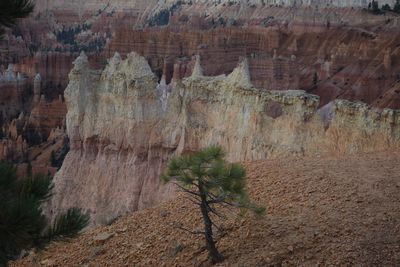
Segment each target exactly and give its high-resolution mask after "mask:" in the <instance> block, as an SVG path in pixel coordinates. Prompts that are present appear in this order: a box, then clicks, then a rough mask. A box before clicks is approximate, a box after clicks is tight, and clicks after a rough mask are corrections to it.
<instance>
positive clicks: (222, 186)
mask: <svg viewBox="0 0 400 267" xmlns="http://www.w3.org/2000/svg"><path fill="white" fill-rule="evenodd" d="M224 157H225V153H224V151H223V149H222V148H221V147H220V146H212V147H209V148H206V149H203V150H200V151H198V152H196V153H193V154H190V155H183V156H180V157H176V158H174V159H172V160H171V161H170V163H169V165H168V168H167V171H166V173H165V175H163V176H162V179H163V180H164V181H165V182H170V181H176V182H177V183H176V185H177V186H178V187H179V188H180V189H181V190H182V191H183V192H185V193H187V194H189V195H190V196H192V197H193V198H194V201H195V203H197V205H198V206H199V208H200V212H201V215H202V217H203V223H204V231H203V232H198V231H197V232H195V233H201V234H203V235H204V237H205V240H206V245H207V250H208V252H209V256H210V258H211V260H212V262H213V263H216V262H221V261H222V260H223V256H222V255H221V254H220V253H219V251H218V250H217V248H216V246H215V241H214V235H213V226H216V225H215V223H214V222H213V219H212V217H211V214H216V215H218V214H219V212H217V210H216V209H217V205H223V206H234V207H238V208H245V209H251V210H253V211H254V212H256V213H263V212H264V210H265V209H264V208H263V207H258V206H256V205H254V204H252V203H251V202H250V201H249V199H248V196H247V194H246V190H245V181H246V180H245V177H246V172H245V169H244V168H243V167H242V166H241V165H239V164H234V163H233V164H231V163H227V162H226V161H225V159H224ZM191 232H192V231H191ZM192 233H194V232H192Z"/></svg>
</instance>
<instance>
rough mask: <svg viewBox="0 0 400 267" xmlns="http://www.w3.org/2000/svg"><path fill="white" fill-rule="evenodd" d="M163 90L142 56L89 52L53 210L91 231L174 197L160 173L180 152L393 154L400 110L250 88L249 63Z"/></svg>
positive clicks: (75, 79) (74, 79)
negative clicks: (96, 59) (70, 213)
mask: <svg viewBox="0 0 400 267" xmlns="http://www.w3.org/2000/svg"><path fill="white" fill-rule="evenodd" d="M173 76H174V77H177V78H173V79H172V80H171V83H170V84H167V83H166V82H165V76H163V78H162V79H161V81H160V83H158V82H157V81H158V79H157V77H156V75H155V74H154V73H153V72H152V71H151V68H150V66H149V64H148V63H147V61H146V60H145V58H144V57H142V56H140V55H138V54H136V53H130V54H128V55H127V58H126V59H125V60H122V59H121V56H120V55H119V54H115V55H114V57H113V58H111V59H110V60H109V62H108V65H107V66H106V67H105V68H104V70H102V71H98V70H92V69H91V68H90V67H89V63H88V59H87V57H86V55H84V54H81V56H79V57H78V58H77V59H76V61H75V62H74V68H73V69H72V70H71V72H70V74H69V79H70V83H69V85H68V87H67V89H66V91H65V99H66V103H67V107H68V113H67V118H66V124H67V133H68V136H69V138H70V140H71V150H70V151H69V153H68V154H67V156H66V158H65V161H64V163H63V165H62V168H61V169H60V171H59V172H58V173H57V174H56V176H55V178H54V183H55V195H54V197H53V198H52V200H51V202H50V203H49V204H48V207H47V211H48V213H50V214H51V215H53V216H54V215H55V214H57V213H58V212H59V211H60V210H64V209H66V208H68V207H71V206H79V207H82V208H84V209H86V210H88V211H90V213H91V218H92V223H93V224H104V223H109V222H110V221H112V220H113V219H114V218H115V217H117V216H119V215H121V214H124V213H126V212H131V211H135V210H138V209H142V208H145V207H148V206H151V205H154V204H155V203H157V202H159V201H161V200H162V199H165V198H166V197H168V196H171V195H172V194H173V193H172V192H173V190H172V188H170V187H169V186H164V185H161V184H160V182H159V176H160V173H161V172H162V171H163V168H164V167H165V164H166V163H167V162H168V160H169V159H170V158H171V157H172V156H173V155H178V154H182V153H187V152H190V151H195V150H198V149H199V148H202V147H205V146H208V145H212V144H221V145H222V146H223V147H224V148H225V149H226V151H227V157H228V159H229V160H230V161H251V160H259V159H265V158H276V157H286V156H318V155H327V154H337V153H355V152H363V151H377V150H383V149H394V148H398V147H399V145H400V111H395V110H390V109H384V110H377V109H374V108H371V107H370V106H368V105H366V104H363V103H354V102H349V101H346V100H336V101H334V102H331V103H329V104H327V105H325V106H324V107H322V108H320V109H319V108H318V106H319V97H318V96H315V95H311V94H307V93H305V92H304V91H295V90H294V91H265V90H259V89H256V88H255V87H253V86H252V84H251V81H250V74H249V69H248V63H247V60H246V59H244V60H243V61H241V62H240V63H239V64H238V66H237V67H236V68H235V69H234V70H233V71H232V72H231V73H230V74H229V75H220V76H213V77H208V76H204V73H203V70H202V68H201V62H200V57H196V61H195V63H194V66H193V69H192V74H191V75H190V76H189V77H187V78H184V79H180V78H179V76H178V75H173Z"/></svg>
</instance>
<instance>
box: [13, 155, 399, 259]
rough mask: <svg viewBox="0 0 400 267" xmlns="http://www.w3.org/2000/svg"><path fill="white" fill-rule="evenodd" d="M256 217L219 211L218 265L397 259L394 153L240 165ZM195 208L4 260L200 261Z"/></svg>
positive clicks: (125, 222) (166, 211) (170, 206)
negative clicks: (260, 208) (261, 209)
mask: <svg viewBox="0 0 400 267" xmlns="http://www.w3.org/2000/svg"><path fill="white" fill-rule="evenodd" d="M245 165H246V168H247V171H248V187H249V193H250V195H251V197H252V198H253V199H254V200H255V201H257V202H258V203H261V204H263V205H265V206H266V207H267V213H266V215H265V216H264V217H261V218H259V217H256V216H255V215H251V214H245V215H243V216H238V215H237V214H235V213H232V212H228V211H227V217H228V220H227V221H225V222H224V223H223V224H222V225H223V228H224V229H225V230H226V232H225V233H224V232H222V233H220V234H219V238H218V247H219V249H220V250H221V252H222V253H223V255H224V256H225V257H226V260H225V261H224V262H223V263H221V264H220V265H219V266H353V265H356V266H399V264H400V246H399V244H400V227H399V225H400V205H399V204H400V194H399V193H400V175H399V173H400V153H399V152H380V153H374V154H359V155H351V156H342V157H340V158H339V157H325V158H322V157H314V158H292V159H285V160H265V161H258V162H251V163H246V164H245ZM200 222H201V221H200V218H199V216H198V213H197V210H196V208H195V207H193V205H192V204H191V203H190V202H189V201H187V200H185V198H184V196H182V195H178V197H177V198H176V199H173V200H172V201H170V202H166V203H163V204H161V205H159V206H156V207H153V208H150V209H147V210H142V211H139V212H135V213H133V214H129V215H126V216H123V217H121V218H119V219H117V220H116V221H115V222H114V223H112V224H111V225H109V226H104V227H99V228H95V229H92V230H89V231H87V232H85V233H83V234H82V235H80V236H79V237H78V238H76V239H73V240H70V242H57V243H54V244H51V245H50V246H49V247H48V248H47V249H46V250H44V251H39V252H36V253H34V252H31V253H30V255H29V256H27V257H25V258H24V259H22V260H20V261H18V262H14V263H12V264H11V266H207V265H209V262H208V261H207V253H206V251H205V250H204V246H203V245H204V244H203V243H204V241H203V239H202V237H201V236H194V235H192V234H189V233H187V232H185V231H182V230H178V229H175V228H174V227H173V225H174V224H176V223H181V224H182V225H183V226H184V227H186V228H189V229H196V228H197V227H201V223H200Z"/></svg>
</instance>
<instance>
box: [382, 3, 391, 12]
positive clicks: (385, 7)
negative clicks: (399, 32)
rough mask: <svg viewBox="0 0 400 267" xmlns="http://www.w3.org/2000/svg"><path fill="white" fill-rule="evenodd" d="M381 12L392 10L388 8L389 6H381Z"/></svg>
mask: <svg viewBox="0 0 400 267" xmlns="http://www.w3.org/2000/svg"><path fill="white" fill-rule="evenodd" d="M382 10H384V11H390V10H392V9H391V8H390V6H389V4H385V5H383V6H382Z"/></svg>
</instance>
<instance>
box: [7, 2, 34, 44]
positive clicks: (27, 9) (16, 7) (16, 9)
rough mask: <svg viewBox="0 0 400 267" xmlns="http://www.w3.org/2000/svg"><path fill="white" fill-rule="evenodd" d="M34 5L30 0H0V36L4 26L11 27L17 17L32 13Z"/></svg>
mask: <svg viewBox="0 0 400 267" xmlns="http://www.w3.org/2000/svg"><path fill="white" fill-rule="evenodd" d="M34 7H35V5H34V4H33V2H32V1H31V0H1V1H0V38H1V37H2V36H3V34H4V27H8V28H9V27H12V26H15V25H16V24H17V21H18V19H21V18H26V17H27V16H29V14H31V13H32V11H33V9H34Z"/></svg>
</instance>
